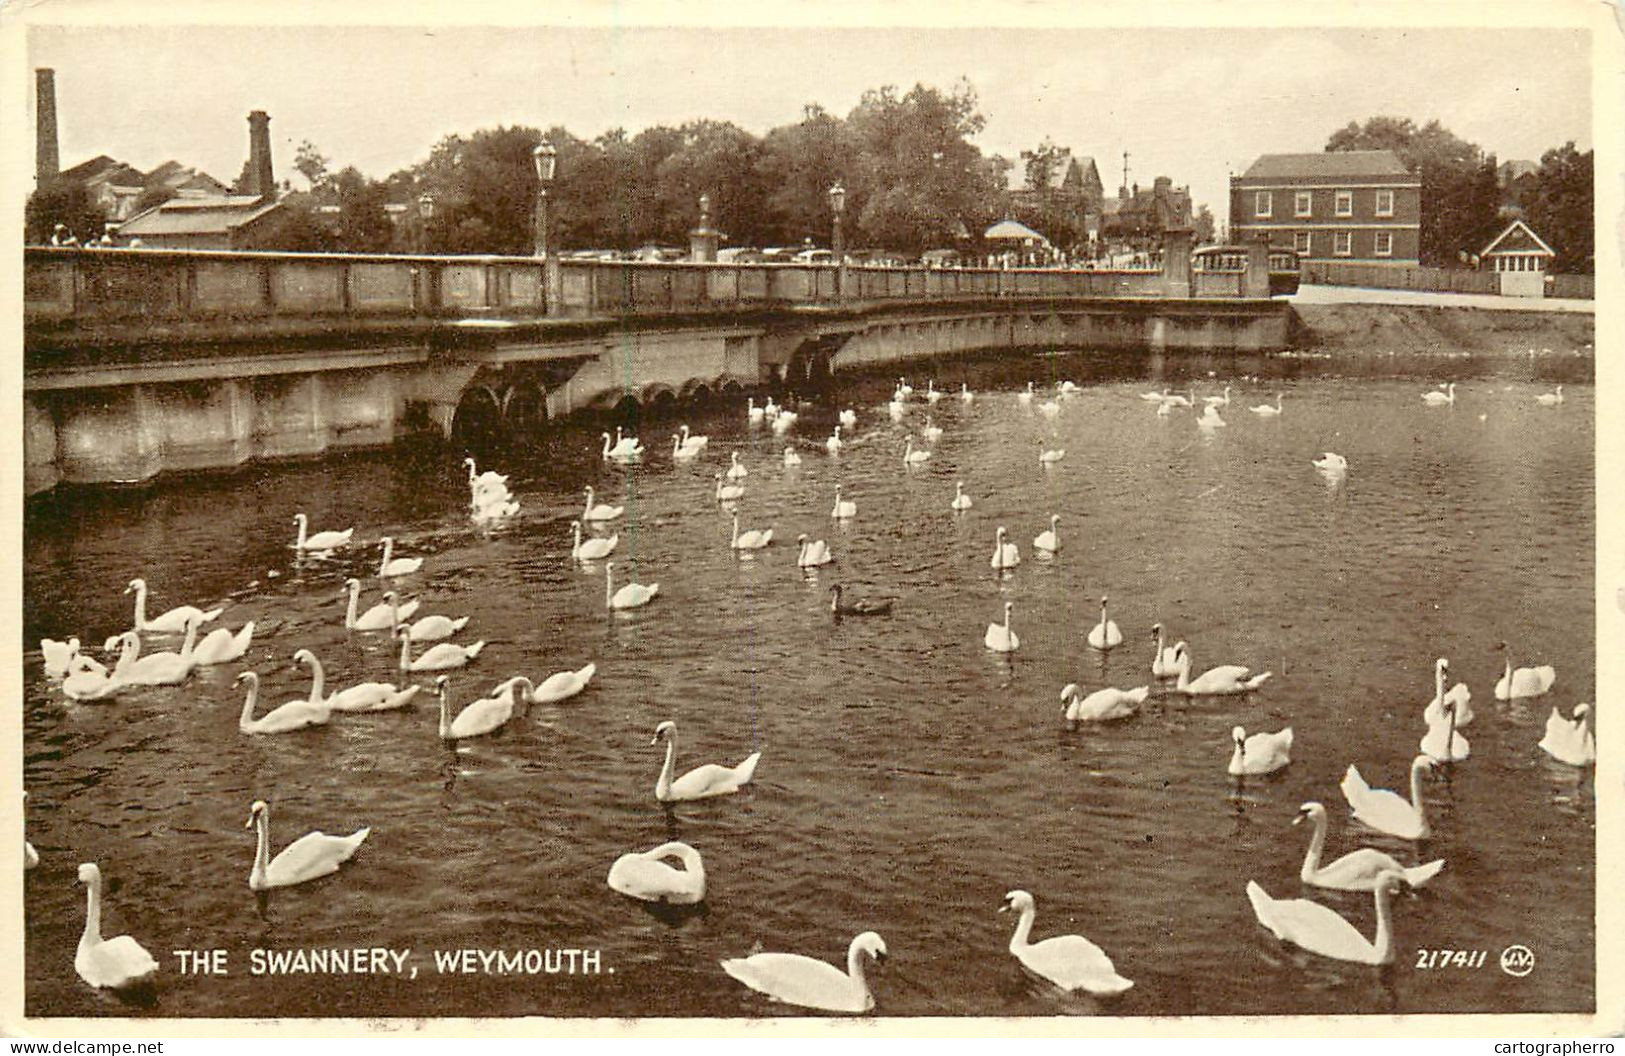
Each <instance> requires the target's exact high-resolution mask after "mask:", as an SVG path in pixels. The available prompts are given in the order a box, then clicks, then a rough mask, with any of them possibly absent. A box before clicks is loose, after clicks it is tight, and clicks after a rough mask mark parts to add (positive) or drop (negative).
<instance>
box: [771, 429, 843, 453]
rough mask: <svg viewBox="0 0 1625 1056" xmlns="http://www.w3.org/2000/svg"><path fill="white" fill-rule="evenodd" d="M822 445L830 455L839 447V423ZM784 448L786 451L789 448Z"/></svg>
mask: <svg viewBox="0 0 1625 1056" xmlns="http://www.w3.org/2000/svg"><path fill="white" fill-rule="evenodd" d="M824 447H826V448H827V449H828V450H829V453H830V454H832V455H833V454H835V453H836V452H837V451H839V450H840V449H841V427H840V426H839V425H837V426H836V427H835V431H834V432H833V433H831V434H830V437H829V439H828V440H825V441H824ZM785 450H786V451H788V450H790V449H789V448H785Z"/></svg>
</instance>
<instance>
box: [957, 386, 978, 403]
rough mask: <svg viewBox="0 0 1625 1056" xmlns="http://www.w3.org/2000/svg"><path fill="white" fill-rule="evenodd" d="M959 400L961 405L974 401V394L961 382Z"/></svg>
mask: <svg viewBox="0 0 1625 1056" xmlns="http://www.w3.org/2000/svg"><path fill="white" fill-rule="evenodd" d="M959 399H960V402H962V403H969V402H971V401H972V400H974V399H976V394H975V393H974V392H972V391H970V386H969V385H966V384H965V383H964V382H963V381H962V382H960V383H959Z"/></svg>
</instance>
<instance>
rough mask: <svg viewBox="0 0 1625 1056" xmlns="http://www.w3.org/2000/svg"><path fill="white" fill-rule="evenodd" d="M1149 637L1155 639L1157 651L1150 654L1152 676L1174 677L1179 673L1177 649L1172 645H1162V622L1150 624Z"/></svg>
mask: <svg viewBox="0 0 1625 1056" xmlns="http://www.w3.org/2000/svg"><path fill="white" fill-rule="evenodd" d="M1151 637H1153V638H1155V639H1156V640H1157V651H1156V652H1155V653H1153V654H1152V656H1151V677H1152V678H1175V677H1177V676H1178V675H1179V650H1178V649H1176V648H1174V647H1173V646H1166V647H1165V646H1164V645H1163V644H1162V643H1163V638H1162V624H1160V623H1153V624H1152V625H1151Z"/></svg>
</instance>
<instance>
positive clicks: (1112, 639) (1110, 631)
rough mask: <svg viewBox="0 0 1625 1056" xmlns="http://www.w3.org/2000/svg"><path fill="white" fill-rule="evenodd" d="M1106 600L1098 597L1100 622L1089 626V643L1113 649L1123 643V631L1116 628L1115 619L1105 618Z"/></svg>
mask: <svg viewBox="0 0 1625 1056" xmlns="http://www.w3.org/2000/svg"><path fill="white" fill-rule="evenodd" d="M1106 601H1107V599H1106V598H1104V597H1102V598H1101V599H1100V622H1099V623H1097V624H1095V625H1094V626H1093V627H1091V628H1089V638H1088V640H1089V644H1090V645H1091V646H1092V647H1094V648H1096V649H1101V650H1105V649H1115V648H1117V647H1118V646H1120V645H1122V644H1123V632H1122V631H1120V630H1118V629H1117V621H1116V620H1112V619H1107V618H1106Z"/></svg>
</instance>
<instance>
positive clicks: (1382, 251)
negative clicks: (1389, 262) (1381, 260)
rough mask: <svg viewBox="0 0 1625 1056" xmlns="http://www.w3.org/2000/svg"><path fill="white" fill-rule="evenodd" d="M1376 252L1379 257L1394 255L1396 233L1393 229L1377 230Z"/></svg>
mask: <svg viewBox="0 0 1625 1056" xmlns="http://www.w3.org/2000/svg"><path fill="white" fill-rule="evenodd" d="M1375 252H1376V254H1377V256H1379V257H1391V256H1393V255H1394V233H1393V232H1392V231H1378V232H1377V246H1376V250H1375Z"/></svg>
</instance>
